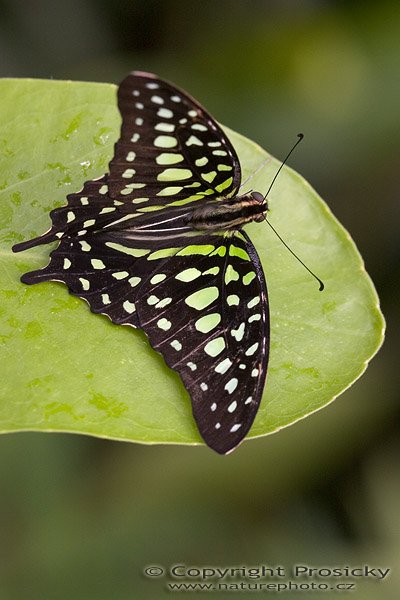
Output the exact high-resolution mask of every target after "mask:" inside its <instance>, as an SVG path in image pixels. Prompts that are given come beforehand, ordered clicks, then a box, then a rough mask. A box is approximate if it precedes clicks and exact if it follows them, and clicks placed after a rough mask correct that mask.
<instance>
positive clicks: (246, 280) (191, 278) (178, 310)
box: [13, 71, 270, 454]
mask: <svg viewBox="0 0 400 600" xmlns="http://www.w3.org/2000/svg"><path fill="white" fill-rule="evenodd" d="M118 106H119V110H120V112H121V115H122V128H121V135H120V138H119V140H118V141H117V143H116V144H115V152H114V156H113V158H112V160H111V162H110V164H109V173H107V174H105V175H104V176H102V177H100V178H99V179H94V180H91V181H87V182H86V183H85V184H84V186H83V189H82V190H81V191H80V192H77V193H73V194H69V195H68V196H67V204H66V205H65V206H63V207H61V208H56V209H55V210H52V211H51V212H50V217H51V221H52V227H51V229H50V230H49V231H47V233H44V234H43V235H41V236H39V237H37V238H34V239H32V240H29V241H26V242H22V243H19V244H16V245H15V246H14V247H13V250H14V251H15V252H19V251H21V250H26V249H28V248H31V247H33V246H36V245H39V244H47V243H50V242H54V241H58V246H57V247H56V249H55V250H53V251H52V252H51V254H50V257H51V259H50V262H49V264H48V265H47V266H46V267H44V268H42V269H39V270H36V271H31V272H29V273H25V274H24V275H22V277H21V281H22V282H24V283H26V284H34V283H40V282H42V281H61V282H63V283H65V284H66V285H67V287H68V289H69V291H70V293H72V294H74V295H76V296H79V297H81V298H83V299H84V300H86V301H87V303H88V304H89V306H90V309H91V311H92V312H94V313H101V314H103V315H107V316H108V317H109V318H110V319H111V321H112V322H113V323H116V324H123V325H130V326H132V327H136V328H141V329H143V330H144V332H145V333H146V334H147V337H148V339H149V341H150V344H151V345H152V347H153V348H154V349H155V350H156V351H158V352H159V353H161V354H162V356H163V357H164V360H165V362H166V363H167V365H168V366H169V367H171V368H172V369H174V370H175V371H177V372H178V373H179V375H180V377H181V379H182V381H183V384H184V385H185V387H186V389H187V391H188V393H189V396H190V398H191V402H192V409H193V415H194V419H195V421H196V423H197V426H198V429H199V432H200V434H201V436H202V438H203V439H204V441H205V442H206V444H207V445H208V446H209V447H210V448H212V449H213V450H215V451H216V452H218V453H220V454H226V453H228V452H230V451H231V450H233V449H234V448H235V447H236V446H237V445H238V444H239V443H240V442H241V441H242V440H243V438H244V437H245V436H246V434H247V433H248V431H249V430H250V428H251V426H252V423H253V421H254V418H255V416H256V413H257V410H258V408H259V405H260V402H261V397H262V393H263V389H264V384H265V378H266V373H267V365H268V355H269V340H270V330H269V305H268V294H267V286H266V282H265V277H264V273H263V269H262V266H261V263H260V259H259V257H258V255H257V251H256V249H255V247H254V246H253V244H252V243H251V241H250V239H249V237H248V235H247V233H246V232H245V231H244V230H243V226H244V225H245V224H246V223H249V222H252V221H257V222H259V221H262V220H263V218H264V213H265V211H266V210H267V202H266V200H265V198H264V196H263V195H262V194H260V193H258V192H249V193H246V194H242V195H240V194H239V191H240V186H241V167H240V162H239V159H238V156H237V154H236V151H235V149H234V148H233V146H232V144H231V142H230V141H229V139H228V138H227V136H226V135H225V133H224V132H223V130H222V129H221V127H220V126H219V125H218V123H217V122H216V121H215V119H214V118H213V117H211V116H210V114H209V113H208V112H207V111H206V110H205V109H204V108H203V107H202V106H201V105H200V104H199V103H198V102H197V101H196V100H194V99H193V98H191V97H190V96H189V95H188V94H187V93H185V92H184V91H183V90H180V89H179V88H177V87H176V86H174V85H172V84H171V83H169V82H167V81H164V80H162V79H160V78H159V77H157V76H156V75H153V74H151V73H144V72H139V71H134V72H132V73H130V74H129V75H128V76H127V77H126V78H125V79H124V81H123V82H122V83H121V84H120V86H119V89H118Z"/></svg>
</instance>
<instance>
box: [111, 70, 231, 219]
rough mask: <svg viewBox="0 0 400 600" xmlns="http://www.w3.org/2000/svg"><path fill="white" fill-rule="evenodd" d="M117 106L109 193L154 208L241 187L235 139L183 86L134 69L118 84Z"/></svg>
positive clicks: (220, 193) (194, 199) (221, 194)
mask: <svg viewBox="0 0 400 600" xmlns="http://www.w3.org/2000/svg"><path fill="white" fill-rule="evenodd" d="M118 106H119V109H120V111H121V115H122V129H121V137H120V139H119V141H118V142H117V143H116V145H115V155H114V158H113V159H112V161H111V163H110V176H109V186H110V194H111V196H113V197H114V198H119V199H120V198H122V199H125V200H127V199H129V200H132V201H133V202H134V204H135V205H136V206H141V207H149V208H150V207H155V206H160V207H164V206H165V205H172V206H176V205H182V204H190V203H191V202H195V201H196V200H201V199H202V198H203V197H210V196H225V197H227V196H230V195H232V194H234V193H235V192H236V191H237V189H238V187H239V185H240V178H241V171H240V163H239V160H238V157H237V155H236V152H235V150H234V148H233V146H232V144H231V143H230V142H229V140H228V139H227V138H226V136H225V134H224V132H223V131H222V129H221V128H220V127H219V125H218V124H217V123H216V121H215V120H214V119H213V118H212V117H211V116H210V115H209V114H208V113H207V112H206V111H205V109H204V108H203V107H202V106H201V105H200V104H198V103H197V102H196V101H195V100H193V99H192V98H191V97H190V96H188V95H187V94H186V93H185V92H183V91H181V90H179V89H177V88H176V87H174V86H172V85H171V84H169V83H167V82H165V81H162V80H160V79H159V78H158V77H155V76H154V75H151V74H148V73H140V72H134V73H131V74H130V75H128V77H127V78H126V79H125V80H124V81H123V82H122V83H121V85H120V87H119V90H118Z"/></svg>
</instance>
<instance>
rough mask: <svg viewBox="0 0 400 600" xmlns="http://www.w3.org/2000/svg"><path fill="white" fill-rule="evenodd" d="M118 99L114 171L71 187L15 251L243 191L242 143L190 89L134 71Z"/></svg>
mask: <svg viewBox="0 0 400 600" xmlns="http://www.w3.org/2000/svg"><path fill="white" fill-rule="evenodd" d="M118 106H119V109H120V112H121V115H122V127H121V136H120V139H119V141H118V142H117V143H116V144H115V154H114V157H113V159H112V160H111V162H110V173H109V174H106V175H104V176H103V177H100V178H99V179H96V180H91V181H87V182H86V183H85V184H84V187H83V189H82V190H81V191H80V192H78V193H74V194H69V195H68V196H67V205H66V206H62V207H60V208H56V209H55V210H53V211H51V213H50V216H51V219H52V227H51V229H50V230H49V231H48V232H46V233H45V234H43V235H41V236H39V237H37V238H34V239H32V240H28V241H26V242H22V243H20V244H16V245H15V246H14V247H13V250H14V251H15V252H20V251H22V250H26V249H28V248H31V247H33V246H36V245H38V244H47V243H49V242H52V241H55V240H57V239H60V238H62V237H63V236H67V235H74V236H76V235H77V236H84V235H86V233H87V232H93V231H96V230H100V229H102V228H104V227H114V228H119V229H122V228H127V227H135V228H138V227H140V225H141V224H143V223H144V224H145V225H146V224H147V222H148V220H149V213H155V214H153V220H157V219H158V220H163V219H164V218H166V217H164V214H166V213H167V212H171V213H176V212H177V211H179V210H181V211H183V209H185V210H188V211H189V210H190V209H191V207H193V206H195V205H196V203H197V201H198V200H204V199H213V198H214V199H215V198H216V197H221V198H227V197H230V196H233V195H235V194H236V192H237V190H238V189H239V186H240V180H241V169H240V163H239V159H238V157H237V154H236V152H235V149H234V148H233V146H232V144H231V143H230V141H229V140H228V138H227V137H226V136H225V134H224V132H223V131H222V129H221V128H220V127H219V125H218V124H217V123H216V121H215V120H214V119H213V117H211V116H210V115H209V114H208V113H207V112H206V110H205V109H204V108H203V107H202V106H201V105H200V104H199V103H198V102H196V101H195V100H194V99H192V98H191V97H190V96H189V95H188V94H186V93H185V92H183V91H182V90H179V89H178V88H176V87H175V86H173V85H172V84H170V83H168V82H166V81H164V80H162V79H160V78H158V77H157V76H155V75H152V74H149V73H141V72H133V73H131V74H130V75H128V77H126V79H124V81H123V82H122V83H121V85H120V87H119V89H118ZM159 211H162V212H159ZM157 213H159V214H160V217H158V214H157ZM161 243H162V242H161ZM154 244H157V240H156V239H154Z"/></svg>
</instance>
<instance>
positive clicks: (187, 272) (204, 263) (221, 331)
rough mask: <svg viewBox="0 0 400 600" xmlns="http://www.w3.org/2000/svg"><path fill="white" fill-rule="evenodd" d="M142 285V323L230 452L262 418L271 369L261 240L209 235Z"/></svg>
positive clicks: (209, 434)
mask: <svg viewBox="0 0 400 600" xmlns="http://www.w3.org/2000/svg"><path fill="white" fill-rule="evenodd" d="M148 281H149V280H147V282H148ZM139 292H140V295H138V297H137V300H136V307H137V314H138V319H139V322H140V327H142V328H143V329H144V331H145V332H146V334H147V336H148V338H149V340H150V343H151V344H152V346H153V348H154V349H155V350H158V352H160V353H161V354H162V355H163V357H164V359H165V361H166V363H167V364H168V365H169V366H170V367H171V368H172V369H174V370H176V371H177V372H178V373H179V374H180V376H181V378H182V380H183V382H184V384H185V387H186V389H187V390H188V392H189V394H190V397H191V401H192V408H193V414H194V417H195V420H196V422H197V425H198V428H199V431H200V433H201V435H202V437H203V438H204V440H205V441H206V443H207V445H208V446H210V447H211V448H213V449H214V450H216V451H217V452H219V453H221V454H226V453H227V452H229V451H231V450H232V449H233V448H235V447H236V446H237V445H238V444H239V443H240V442H241V440H242V439H243V438H244V436H245V435H246V433H247V432H248V431H249V429H250V427H251V425H252V423H253V421H254V418H255V415H256V413H257V410H258V407H259V404H260V401H261V395H262V391H263V388H264V381H265V375H266V371H267V363H268V354H269V311H268V296H267V288H266V283H265V279H264V275H263V271H262V267H261V264H260V261H259V258H258V256H257V253H256V250H255V248H254V246H253V245H252V243H251V242H250V240H249V238H248V237H247V235H246V234H245V233H244V232H240V231H239V232H236V233H234V234H224V235H221V236H216V235H214V236H209V237H208V238H207V239H205V240H204V243H203V244H198V245H192V246H186V247H185V248H182V249H181V250H179V251H178V252H177V253H176V254H175V255H174V256H173V257H171V258H170V259H169V260H168V261H165V263H164V264H163V265H160V267H159V269H158V270H157V279H156V280H153V284H152V285H150V286H149V285H148V284H147V283H146V284H144V285H143V286H142V287H141V288H140V290H139Z"/></svg>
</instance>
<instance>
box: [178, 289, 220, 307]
mask: <svg viewBox="0 0 400 600" xmlns="http://www.w3.org/2000/svg"><path fill="white" fill-rule="evenodd" d="M218 296H219V289H218V288H217V287H215V286H210V287H207V288H203V289H201V290H198V291H196V292H193V294H190V296H188V297H187V298H186V299H185V302H186V304H187V305H188V306H191V307H192V308H195V309H196V310H203V309H204V308H207V306H210V304H212V303H213V302H214V301H215V300H216V299H217V298H218Z"/></svg>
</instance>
